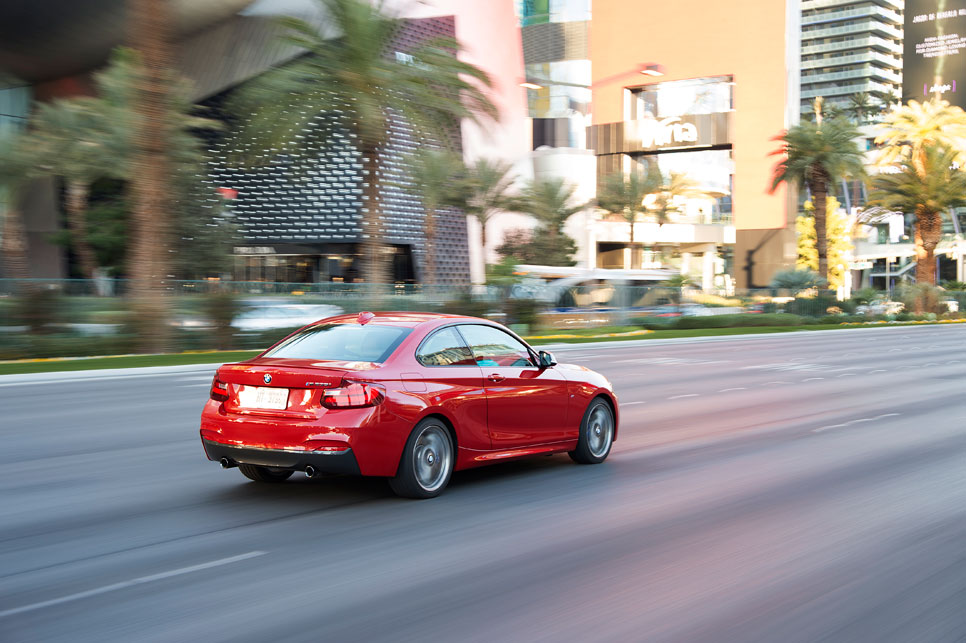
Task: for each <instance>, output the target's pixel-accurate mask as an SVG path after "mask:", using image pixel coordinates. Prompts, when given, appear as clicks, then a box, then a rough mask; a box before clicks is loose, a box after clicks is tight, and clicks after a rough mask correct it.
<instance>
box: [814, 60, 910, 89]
mask: <svg viewBox="0 0 966 643" xmlns="http://www.w3.org/2000/svg"><path fill="white" fill-rule="evenodd" d="M853 78H870V79H872V80H878V81H882V82H889V83H896V84H899V83H901V82H902V75H901V74H897V73H896V72H894V71H888V70H884V69H875V68H874V67H872V65H866V66H865V67H863V68H862V69H850V70H848V71H836V72H826V73H820V74H810V75H805V74H803V75H802V85H817V84H819V83H830V82H834V81H838V80H850V79H853Z"/></svg>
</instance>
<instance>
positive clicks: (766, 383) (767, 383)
mask: <svg viewBox="0 0 966 643" xmlns="http://www.w3.org/2000/svg"><path fill="white" fill-rule="evenodd" d="M769 384H791V382H777V381H776V382H765V386H768V385H769Z"/></svg>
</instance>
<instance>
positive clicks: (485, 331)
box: [460, 324, 536, 367]
mask: <svg viewBox="0 0 966 643" xmlns="http://www.w3.org/2000/svg"><path fill="white" fill-rule="evenodd" d="M460 333H462V335H463V337H464V338H465V339H466V342H467V343H468V344H469V345H470V350H472V351H473V357H475V358H476V363H477V364H479V365H480V366H524V367H525V366H536V364H535V363H534V361H533V358H532V356H531V355H530V351H529V350H528V349H527V347H526V346H525V345H524V344H522V343H521V342H520V341H519V340H518V339H517V338H515V337H513V336H512V335H510V334H509V333H504V332H503V331H502V330H500V329H499V328H494V327H493V326H478V325H476V324H466V325H463V326H460Z"/></svg>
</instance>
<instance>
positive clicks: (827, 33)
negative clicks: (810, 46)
mask: <svg viewBox="0 0 966 643" xmlns="http://www.w3.org/2000/svg"><path fill="white" fill-rule="evenodd" d="M866 33H868V34H873V33H877V34H881V35H884V36H886V37H888V38H894V39H896V40H900V39H902V29H897V28H896V27H893V26H892V25H888V24H885V23H883V22H879V21H878V20H860V21H859V22H856V23H855V24H851V25H842V26H841V27H827V28H825V29H814V30H810V31H805V30H802V42H803V43H804V42H806V41H808V40H815V39H818V38H835V37H836V36H847V35H849V34H866Z"/></svg>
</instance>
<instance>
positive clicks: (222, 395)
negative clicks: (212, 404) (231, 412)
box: [211, 375, 228, 402]
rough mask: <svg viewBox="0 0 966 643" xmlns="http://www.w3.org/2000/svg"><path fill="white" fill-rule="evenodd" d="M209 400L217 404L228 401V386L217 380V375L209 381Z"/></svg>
mask: <svg viewBox="0 0 966 643" xmlns="http://www.w3.org/2000/svg"><path fill="white" fill-rule="evenodd" d="M211 399H213V400H215V401H217V402H227V401H228V385H227V384H225V383H224V382H222V381H221V380H220V379H218V376H217V375H215V379H213V380H211Z"/></svg>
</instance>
